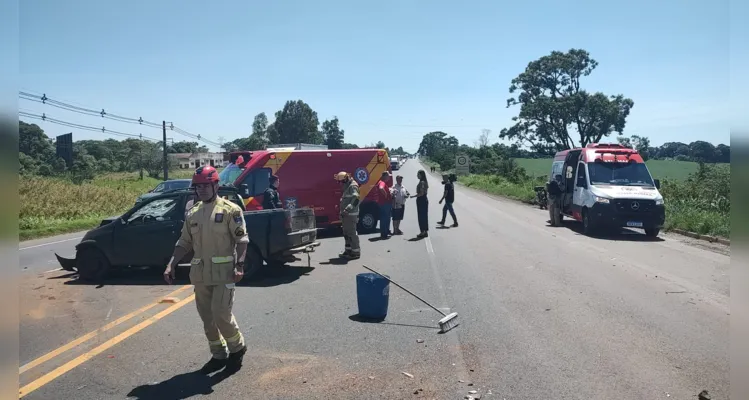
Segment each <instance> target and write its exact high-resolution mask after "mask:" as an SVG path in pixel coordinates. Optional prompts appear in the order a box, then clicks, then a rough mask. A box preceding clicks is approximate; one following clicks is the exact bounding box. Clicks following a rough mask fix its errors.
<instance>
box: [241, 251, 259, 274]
mask: <svg viewBox="0 0 749 400" xmlns="http://www.w3.org/2000/svg"><path fill="white" fill-rule="evenodd" d="M261 268H263V255H262V254H260V249H258V248H257V246H255V245H254V244H250V245H249V247H248V248H247V256H246V257H245V263H244V278H242V279H249V278H252V276H253V275H255V274H257V272H258V271H260V269H261Z"/></svg>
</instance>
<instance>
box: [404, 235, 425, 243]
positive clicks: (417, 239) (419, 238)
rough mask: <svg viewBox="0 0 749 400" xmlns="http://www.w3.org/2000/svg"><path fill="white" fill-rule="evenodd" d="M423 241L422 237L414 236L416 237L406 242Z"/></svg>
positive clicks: (423, 237)
mask: <svg viewBox="0 0 749 400" xmlns="http://www.w3.org/2000/svg"><path fill="white" fill-rule="evenodd" d="M424 239H426V237H425V236H422V237H419V236H416V237H412V238H411V239H408V241H409V242H418V241H421V240H424Z"/></svg>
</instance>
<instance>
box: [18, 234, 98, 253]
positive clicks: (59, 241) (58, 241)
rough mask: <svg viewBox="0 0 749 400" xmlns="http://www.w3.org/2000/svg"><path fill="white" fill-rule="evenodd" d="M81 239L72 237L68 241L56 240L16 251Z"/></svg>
mask: <svg viewBox="0 0 749 400" xmlns="http://www.w3.org/2000/svg"><path fill="white" fill-rule="evenodd" d="M82 237H83V236H79V237H74V238H70V239H63V240H57V241H54V242H49V243H42V244H35V245H33V246H28V247H21V248H20V249H18V250H19V251H21V250H28V249H35V248H37V247H42V246H49V245H51V244H57V243H64V242H69V241H71V240H78V239H80V238H82Z"/></svg>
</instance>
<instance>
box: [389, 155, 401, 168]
mask: <svg viewBox="0 0 749 400" xmlns="http://www.w3.org/2000/svg"><path fill="white" fill-rule="evenodd" d="M400 167H401V161H400V160H399V159H398V157H390V169H391V170H392V171H396V170H398V169H399V168H400Z"/></svg>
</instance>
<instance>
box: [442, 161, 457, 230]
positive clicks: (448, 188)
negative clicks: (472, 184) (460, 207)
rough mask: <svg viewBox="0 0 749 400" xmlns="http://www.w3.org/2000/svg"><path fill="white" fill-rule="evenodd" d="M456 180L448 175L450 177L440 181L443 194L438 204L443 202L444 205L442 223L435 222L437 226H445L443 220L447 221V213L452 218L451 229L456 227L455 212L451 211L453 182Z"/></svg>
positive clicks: (453, 192) (453, 196) (453, 199)
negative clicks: (443, 186)
mask: <svg viewBox="0 0 749 400" xmlns="http://www.w3.org/2000/svg"><path fill="white" fill-rule="evenodd" d="M456 180H457V178H456V177H455V174H450V176H448V177H445V179H444V180H443V181H442V184H443V185H445V193H444V194H443V195H442V199H440V204H442V202H443V201H444V202H445V205H444V206H442V221H439V222H437V223H438V224H439V225H445V219H447V212H448V211H449V212H450V216H451V217H452V218H453V224H452V227H453V228H456V227H457V226H458V218H457V217H455V210H453V203H454V202H455V185H454V184H453V182H455V181H456Z"/></svg>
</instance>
